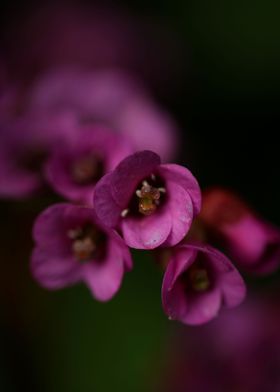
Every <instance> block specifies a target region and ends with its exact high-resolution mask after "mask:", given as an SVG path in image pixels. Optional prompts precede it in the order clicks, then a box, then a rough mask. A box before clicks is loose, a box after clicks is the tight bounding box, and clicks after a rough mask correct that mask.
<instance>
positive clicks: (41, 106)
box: [26, 67, 178, 160]
mask: <svg viewBox="0 0 280 392" xmlns="http://www.w3.org/2000/svg"><path fill="white" fill-rule="evenodd" d="M26 100H27V103H28V104H27V106H28V108H29V110H31V111H35V112H38V111H39V112H43V113H46V112H47V113H65V112H66V113H71V114H73V116H74V118H75V119H76V121H77V123H78V124H84V123H96V122H97V123H103V124H104V125H106V126H109V127H110V128H112V129H114V130H115V131H116V132H120V133H122V134H123V135H124V136H125V137H127V139H128V140H130V141H131V143H132V144H133V146H134V149H135V150H143V149H150V150H153V151H155V152H157V153H159V154H160V155H161V156H162V157H163V159H164V160H168V159H171V158H172V157H174V156H175V155H176V149H177V138H178V132H177V129H176V125H175V123H174V121H173V120H172V119H171V118H170V116H169V115H168V114H167V113H165V112H164V111H162V109H161V108H159V107H158V106H157V105H156V104H155V103H154V102H153V100H152V99H151V97H150V96H149V94H148V93H147V91H146V89H145V88H144V86H143V85H142V84H141V83H140V82H137V81H136V80H134V79H133V78H132V77H131V76H130V75H129V74H128V73H125V72H121V71H120V70H114V69H103V70H100V71H84V70H81V69H77V68H76V69H74V68H71V67H68V68H67V67H64V68H59V69H55V70H52V71H50V72H48V73H46V74H44V75H42V76H41V77H40V78H39V79H38V80H37V82H36V83H35V84H34V85H33V87H32V88H31V89H30V91H29V94H28V95H27V98H26Z"/></svg>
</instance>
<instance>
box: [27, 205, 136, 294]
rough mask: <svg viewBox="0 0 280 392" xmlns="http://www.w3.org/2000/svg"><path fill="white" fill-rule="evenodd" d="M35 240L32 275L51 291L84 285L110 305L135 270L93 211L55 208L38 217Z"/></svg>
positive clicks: (124, 248) (123, 248)
mask: <svg viewBox="0 0 280 392" xmlns="http://www.w3.org/2000/svg"><path fill="white" fill-rule="evenodd" d="M33 237H34V240H35V249H34V251H33V254H32V259H31V268H32V273H33V275H34V277H35V279H36V280H37V281H38V282H39V283H40V284H41V285H42V286H44V287H46V288H48V289H50V290H56V289H60V288H63V287H66V286H69V285H73V284H75V283H78V282H81V281H84V282H85V284H86V285H87V286H88V287H89V289H90V291H91V292H92V295H93V296H94V297H95V298H96V299H98V300H99V301H107V300H109V299H111V298H112V297H113V296H114V295H115V294H116V292H117V291H118V290H119V288H120V285H121V282H122V278H123V274H124V272H125V271H127V270H129V269H130V268H131V267H132V261H131V257H130V254H129V250H128V248H127V246H126V245H125V244H124V242H123V240H122V239H121V238H120V237H119V235H118V234H117V233H116V232H115V231H113V230H108V229H107V228H104V227H103V226H102V225H101V224H100V222H99V221H98V220H97V219H96V216H95V214H94V210H93V209H89V208H86V207H79V206H75V205H71V204H66V203H65V204H64V203H62V204H55V205H53V206H51V207H49V208H48V209H46V210H45V211H44V212H43V213H42V214H41V215H39V217H38V218H37V220H36V222H35V225H34V229H33Z"/></svg>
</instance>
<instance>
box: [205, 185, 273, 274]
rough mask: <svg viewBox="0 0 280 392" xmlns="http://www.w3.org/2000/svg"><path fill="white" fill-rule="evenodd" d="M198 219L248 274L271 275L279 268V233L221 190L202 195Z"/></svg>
mask: <svg viewBox="0 0 280 392" xmlns="http://www.w3.org/2000/svg"><path fill="white" fill-rule="evenodd" d="M200 219H201V220H202V221H203V222H204V223H205V224H206V226H207V227H208V230H209V232H210V234H212V236H214V237H215V239H216V240H218V242H219V241H220V242H221V243H222V245H223V247H224V249H225V252H226V253H227V254H228V255H229V256H230V257H231V258H232V260H233V261H234V262H236V263H238V264H239V265H240V266H242V267H243V268H244V269H246V270H247V271H248V272H254V273H259V274H265V273H271V272H272V271H274V270H275V269H277V268H278V266H279V264H280V230H279V229H277V228H275V227H274V226H273V225H271V224H269V223H267V222H265V221H264V220H262V219H261V218H259V217H258V216H257V215H256V214H255V213H254V211H252V210H251V208H250V207H249V206H247V205H246V204H245V203H244V202H243V201H242V200H241V199H240V198H239V197H238V196H236V195H235V194H233V193H231V192H230V191H227V190H224V189H220V188H217V189H215V188H214V189H212V190H209V191H207V192H205V194H204V195H203V208H202V211H201V214H200Z"/></svg>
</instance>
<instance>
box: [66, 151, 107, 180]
mask: <svg viewBox="0 0 280 392" xmlns="http://www.w3.org/2000/svg"><path fill="white" fill-rule="evenodd" d="M71 173H72V177H73V180H74V181H75V182H76V183H78V184H80V185H88V184H91V183H93V182H96V181H97V180H98V179H99V178H101V177H102V173H103V165H102V162H101V160H100V159H98V158H96V156H94V155H93V154H91V155H88V156H84V157H81V158H79V159H77V160H76V161H75V162H74V164H73V166H72V169H71Z"/></svg>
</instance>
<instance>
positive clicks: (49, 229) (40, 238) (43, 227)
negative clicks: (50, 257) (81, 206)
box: [33, 203, 72, 255]
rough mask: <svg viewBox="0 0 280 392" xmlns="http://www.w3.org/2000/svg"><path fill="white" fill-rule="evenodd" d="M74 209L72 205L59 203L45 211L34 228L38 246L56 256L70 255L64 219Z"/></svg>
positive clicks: (34, 237)
mask: <svg viewBox="0 0 280 392" xmlns="http://www.w3.org/2000/svg"><path fill="white" fill-rule="evenodd" d="M71 208H72V205H71V204H67V203H58V204H55V205H53V206H51V207H49V208H47V209H46V210H44V211H43V212H42V213H41V214H40V215H39V216H38V217H37V219H36V221H35V224H34V226H33V239H34V241H35V242H36V244H37V245H39V246H40V247H41V248H42V249H45V250H46V251H48V252H52V251H54V252H55V254H56V255H62V254H64V255H67V254H68V253H69V249H68V245H69V243H68V241H67V236H66V234H67V233H65V225H64V217H65V215H66V214H67V211H69V209H71Z"/></svg>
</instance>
